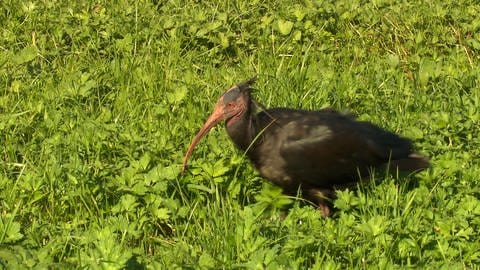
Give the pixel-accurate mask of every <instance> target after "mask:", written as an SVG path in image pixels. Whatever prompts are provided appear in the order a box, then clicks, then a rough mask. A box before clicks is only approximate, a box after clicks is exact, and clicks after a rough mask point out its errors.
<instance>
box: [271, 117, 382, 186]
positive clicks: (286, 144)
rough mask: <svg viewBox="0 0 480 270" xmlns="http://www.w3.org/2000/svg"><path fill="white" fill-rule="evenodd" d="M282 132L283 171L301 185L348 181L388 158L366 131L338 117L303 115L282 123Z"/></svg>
mask: <svg viewBox="0 0 480 270" xmlns="http://www.w3.org/2000/svg"><path fill="white" fill-rule="evenodd" d="M320 116H321V115H320ZM282 132H283V135H282V137H281V138H279V139H280V140H281V142H280V143H281V146H280V154H281V156H282V158H283V159H284V160H285V164H286V168H285V169H286V171H288V172H290V173H291V174H292V178H297V180H298V181H300V182H310V183H311V184H320V185H321V184H322V183H318V182H319V181H325V182H326V183H323V184H328V185H330V184H332V181H334V182H339V184H340V183H341V182H349V181H351V180H352V178H354V177H356V176H358V174H359V173H361V174H364V173H366V170H367V169H368V167H370V166H377V165H379V164H381V163H384V162H385V160H388V158H389V153H388V150H386V149H384V147H383V145H382V144H379V143H377V142H376V141H375V137H374V136H372V135H371V134H369V132H368V130H364V128H363V127H362V125H361V124H359V122H356V121H355V120H354V119H352V118H351V117H346V116H343V115H340V114H338V115H337V114H330V115H328V117H318V116H312V117H308V116H306V117H304V118H302V119H297V120H296V121H291V122H289V123H288V124H285V125H284V126H283V128H282ZM319 179H321V180H319Z"/></svg>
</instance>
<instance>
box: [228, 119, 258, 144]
mask: <svg viewBox="0 0 480 270" xmlns="http://www.w3.org/2000/svg"><path fill="white" fill-rule="evenodd" d="M226 129H227V133H228V135H229V136H230V138H231V139H232V141H233V142H234V143H235V145H236V146H237V147H238V148H239V149H241V150H242V151H246V150H247V149H248V148H249V147H250V145H251V144H252V143H253V141H254V139H255V136H256V131H255V114H252V113H250V111H247V112H245V113H243V114H241V115H239V116H238V117H237V118H235V119H233V118H232V119H229V120H227V122H226Z"/></svg>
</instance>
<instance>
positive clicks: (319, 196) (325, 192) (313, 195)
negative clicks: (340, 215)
mask: <svg viewBox="0 0 480 270" xmlns="http://www.w3.org/2000/svg"><path fill="white" fill-rule="evenodd" d="M334 193H335V192H334V191H333V190H329V189H319V188H309V189H307V197H308V198H309V199H310V200H311V201H312V202H314V203H315V204H316V205H317V207H318V210H320V211H321V213H322V216H323V217H328V216H330V214H331V211H330V207H329V206H328V202H329V201H330V200H331V198H333V196H335V194H334Z"/></svg>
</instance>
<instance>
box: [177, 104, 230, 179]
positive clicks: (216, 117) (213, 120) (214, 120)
mask: <svg viewBox="0 0 480 270" xmlns="http://www.w3.org/2000/svg"><path fill="white" fill-rule="evenodd" d="M221 99H222V98H220V99H219V100H218V102H217V104H216V105H215V109H214V110H213V112H212V114H211V115H210V117H208V119H207V121H206V122H205V124H203V126H202V128H201V129H200V131H199V132H198V133H197V135H196V136H195V138H193V140H192V142H191V143H190V146H189V147H188V150H187V153H186V154H185V157H184V158H183V165H182V175H183V174H184V173H185V169H186V168H187V161H188V158H189V157H190V155H191V154H192V153H193V149H194V148H195V146H196V145H197V143H198V142H199V141H200V139H202V137H203V136H204V135H205V134H207V132H208V131H210V129H212V128H213V127H214V126H215V125H217V124H218V123H220V122H221V121H222V120H225V115H224V112H223V109H224V106H223V104H222V103H223V102H222V100H221Z"/></svg>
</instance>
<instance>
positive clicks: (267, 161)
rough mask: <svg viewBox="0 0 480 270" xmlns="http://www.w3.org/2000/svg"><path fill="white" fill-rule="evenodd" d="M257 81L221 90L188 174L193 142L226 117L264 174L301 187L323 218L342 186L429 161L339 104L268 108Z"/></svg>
mask: <svg viewBox="0 0 480 270" xmlns="http://www.w3.org/2000/svg"><path fill="white" fill-rule="evenodd" d="M255 81H256V77H253V78H251V79H249V80H246V81H244V82H241V83H238V84H235V85H233V86H232V87H231V88H229V89H228V90H227V91H226V92H224V94H222V95H221V96H220V98H219V99H218V101H217V102H216V105H215V107H214V109H213V112H212V113H211V115H210V116H209V117H208V119H207V120H206V122H205V123H204V125H203V127H202V128H201V129H200V131H199V132H198V133H197V135H196V136H195V137H194V139H193V140H192V142H191V144H190V145H189V147H188V150H187V152H186V154H185V157H184V159H183V165H182V175H183V174H184V173H185V171H186V167H187V161H188V159H189V157H190V156H191V154H192V152H193V150H194V148H195V146H196V145H197V144H198V142H199V141H200V140H201V138H202V137H203V136H204V135H205V134H206V133H208V131H209V130H210V129H211V128H213V127H214V126H216V125H217V124H219V123H220V122H222V121H225V127H226V131H227V133H228V135H229V137H230V139H231V140H232V141H233V143H234V144H235V145H236V147H237V148H238V149H240V150H241V151H243V152H245V153H246V155H247V156H248V158H249V159H250V161H251V163H253V165H254V166H255V168H256V169H257V171H258V172H259V173H260V175H261V176H262V177H263V178H264V179H266V180H268V181H270V182H271V183H273V184H274V185H277V186H280V187H281V188H282V189H283V192H284V193H285V194H287V195H292V196H296V195H298V194H300V195H301V196H302V197H303V198H304V199H305V200H307V201H310V202H312V203H313V204H314V205H316V206H317V208H318V209H319V210H320V211H321V214H322V216H324V217H327V216H329V215H330V214H331V209H330V207H331V201H332V200H333V199H335V198H336V191H337V190H341V189H345V188H346V187H351V186H352V185H354V184H356V183H357V182H360V181H365V180H368V179H371V176H372V175H373V174H374V171H375V170H376V169H377V170H378V169H379V170H388V171H391V172H394V171H396V172H407V173H415V172H418V171H421V170H424V169H426V168H428V167H429V166H430V162H429V159H428V158H427V157H425V156H423V155H421V154H418V153H416V152H415V151H414V147H413V143H412V141H411V140H410V139H407V138H405V137H402V136H400V135H397V134H395V133H393V132H390V131H387V130H385V129H383V128H381V127H379V126H377V125H375V124H372V123H370V122H366V121H359V120H357V119H356V118H355V116H354V115H353V114H350V113H343V112H339V111H337V110H335V109H333V108H323V109H320V110H301V109H291V108H270V109H266V108H265V107H264V106H263V105H261V104H260V103H258V102H257V101H256V100H255V99H254V98H253V96H252V92H253V84H254V83H255ZM257 110H258V111H259V112H257Z"/></svg>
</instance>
